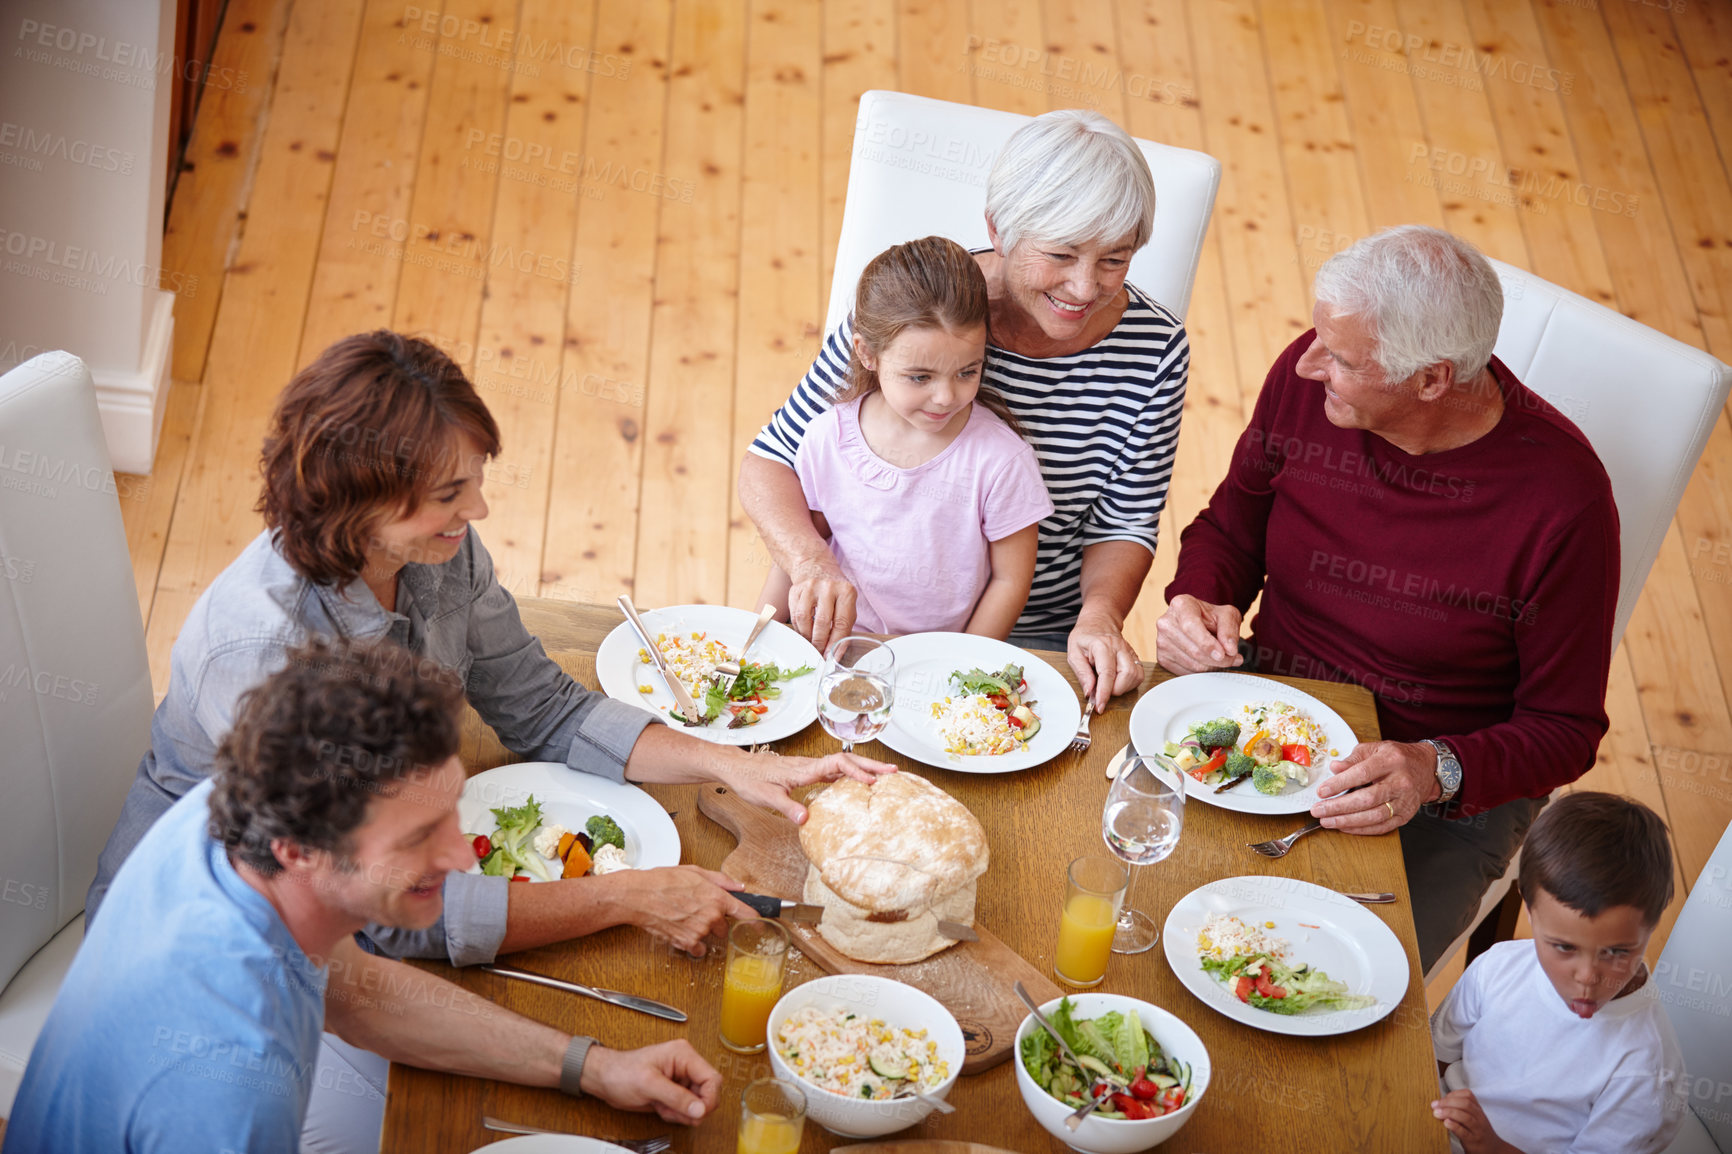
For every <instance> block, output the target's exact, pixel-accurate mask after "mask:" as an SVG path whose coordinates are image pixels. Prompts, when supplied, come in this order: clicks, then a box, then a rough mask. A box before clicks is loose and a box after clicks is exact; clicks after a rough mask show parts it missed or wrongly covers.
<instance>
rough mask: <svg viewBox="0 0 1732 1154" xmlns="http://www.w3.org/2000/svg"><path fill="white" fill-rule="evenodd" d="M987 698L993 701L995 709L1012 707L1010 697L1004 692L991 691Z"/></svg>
mask: <svg viewBox="0 0 1732 1154" xmlns="http://www.w3.org/2000/svg"><path fill="white" fill-rule="evenodd" d="M986 699H987V700H988V701H990V702H992V705H993V708H995V709H1009V708H1010V698H1008V697H1006V696H1005V695H1004V694H1002V693H989V694H987V695H986Z"/></svg>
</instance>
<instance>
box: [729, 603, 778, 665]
mask: <svg viewBox="0 0 1732 1154" xmlns="http://www.w3.org/2000/svg"><path fill="white" fill-rule="evenodd" d="M775 615H776V607H775V606H774V605H766V606H764V607H763V608H762V609H760V610H758V623H757V624H756V625H754V626H752V631H751V632H750V633H748V634H746V643H745V644H744V645H742V646H740V657H739V660H738V661H724V662H722V663H720V664H719V665H717V666H716V672H717V673H724V674H726V675H727V676H729V677H738V676H739V675H740V664H741V662H744V661H745V660H746V650H748V649H750V648H751V647H752V642H754V641H756V640H757V639H758V634H760V633H762V632H763V631H764V627H765V626H766V625H768V624H769V623H770V618H772V617H774V616H775Z"/></svg>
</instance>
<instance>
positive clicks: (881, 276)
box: [836, 236, 1022, 434]
mask: <svg viewBox="0 0 1732 1154" xmlns="http://www.w3.org/2000/svg"><path fill="white" fill-rule="evenodd" d="M988 312H989V310H988V308H987V298H986V275H985V274H984V273H982V272H981V271H980V265H979V263H978V262H977V261H975V259H974V257H973V256H972V255H971V254H970V253H969V251H968V250H967V249H965V248H963V247H962V246H961V245H959V244H957V243H956V242H955V241H953V240H947V239H945V238H944V237H942V236H926V237H921V238H920V239H919V240H911V241H909V242H908V243H907V244H899V245H895V246H893V247H891V248H887V249H885V250H884V251H883V252H881V253H879V254H878V255H877V256H875V257H873V258H872V263H870V264H868V265H867V266H866V271H864V272H862V273H861V274H860V285H859V287H858V288H857V289H855V291H854V336H855V337H856V338H857V339H858V340H859V341H860V343H861V344H863V345H865V346H866V351H867V352H868V353H870V354H871V355H872V359H873V360H874V361H876V360H877V359H879V358H880V357H882V356H883V355H884V350H885V349H887V348H889V347H890V344H891V342H892V341H894V340H895V339H896V338H897V337H899V336H901V335H902V333H903V331H904V330H905V329H911V328H931V329H944V330H945V331H947V332H952V333H956V332H962V331H964V330H967V329H971V328H974V327H975V326H977V325H979V326H982V327H986V328H987V330H988V338H989V339H990V337H991V328H990V322H989V320H988ZM981 376H982V380H981V383H980V391H979V392H978V393H976V394H975V397H974V399H975V400H976V401H977V402H979V403H980V404H982V405H984V406H986V408H987V410H988V411H989V412H991V413H993V414H994V415H995V416H997V417H998V418H999V419H1000V420H1002V421H1003V422H1004V423H1005V424H1007V425H1009V426H1010V427H1011V428H1012V429H1014V430H1016V432H1017V433H1018V434H1021V433H1022V425H1021V424H1019V423H1018V421H1017V419H1016V416H1015V415H1014V414H1013V413H1011V411H1010V407H1009V406H1008V405H1006V404H1005V403H1004V398H1003V397H1001V396H999V394H998V391H997V390H996V389H994V388H993V387H992V386H991V385H989V384H987V383H986V381H985V369H984V366H983V367H982V371H981ZM877 388H878V374H877V373H876V372H875V371H873V370H872V369H869V368H867V367H866V365H865V363H864V362H863V361H862V360H861V358H860V354H859V352H858V351H857V350H856V351H853V352H851V353H850V355H849V358H848V387H847V388H846V389H844V390H843V392H842V395H841V396H840V397H838V398H836V403H837V404H841V403H842V402H844V401H852V400H854V399H855V398H856V397H863V396H865V395H866V394H867V393H870V392H872V391H874V390H875V389H877Z"/></svg>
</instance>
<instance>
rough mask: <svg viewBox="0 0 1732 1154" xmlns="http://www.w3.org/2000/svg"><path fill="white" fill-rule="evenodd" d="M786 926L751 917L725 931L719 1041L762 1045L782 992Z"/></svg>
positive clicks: (742, 1047) (741, 1047) (740, 1047)
mask: <svg viewBox="0 0 1732 1154" xmlns="http://www.w3.org/2000/svg"><path fill="white" fill-rule="evenodd" d="M787 965H788V931H787V929H786V928H785V927H784V926H783V925H782V923H781V922H779V921H775V920H773V919H770V918H755V919H753V920H750V921H741V922H735V923H734V925H733V928H732V929H730V930H729V931H728V969H727V973H726V975H725V976H724V977H723V979H722V1045H724V1046H726V1047H727V1048H728V1049H730V1050H733V1051H735V1052H737V1053H741V1054H756V1053H757V1052H758V1051H760V1050H762V1049H763V1048H764V1041H765V1027H766V1026H767V1025H768V1023H769V1020H770V1011H771V1009H773V1008H774V1007H775V1005H776V1000H777V999H778V998H780V997H781V996H782V975H783V973H784V971H785V970H786V969H787Z"/></svg>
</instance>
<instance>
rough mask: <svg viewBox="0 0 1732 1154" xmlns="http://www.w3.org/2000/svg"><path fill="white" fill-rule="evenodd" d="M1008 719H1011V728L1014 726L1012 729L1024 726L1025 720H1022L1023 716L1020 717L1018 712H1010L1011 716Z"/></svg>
mask: <svg viewBox="0 0 1732 1154" xmlns="http://www.w3.org/2000/svg"><path fill="white" fill-rule="evenodd" d="M1008 720H1009V721H1010V727H1011V728H1012V729H1021V728H1022V727H1023V720H1022V718H1020V717H1018V716H1017V715H1016V714H1014V713H1012V714H1010V715H1009V718H1008Z"/></svg>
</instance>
